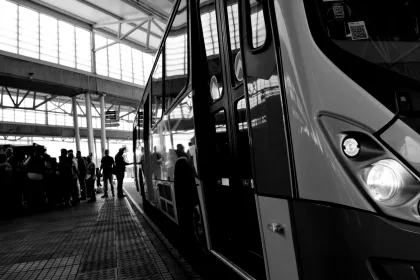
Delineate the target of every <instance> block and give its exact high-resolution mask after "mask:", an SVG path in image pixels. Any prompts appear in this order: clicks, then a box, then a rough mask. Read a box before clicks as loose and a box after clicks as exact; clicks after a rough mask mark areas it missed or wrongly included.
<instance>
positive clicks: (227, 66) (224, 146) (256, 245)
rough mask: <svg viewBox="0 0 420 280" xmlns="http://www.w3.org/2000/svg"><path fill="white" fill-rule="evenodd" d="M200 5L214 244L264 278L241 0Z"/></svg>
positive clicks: (244, 269)
mask: <svg viewBox="0 0 420 280" xmlns="http://www.w3.org/2000/svg"><path fill="white" fill-rule="evenodd" d="M199 9H200V16H201V26H202V33H203V34H202V35H203V38H204V45H205V48H206V55H207V63H208V66H209V67H208V68H209V83H210V95H211V99H212V102H211V105H210V108H209V109H210V110H209V111H210V114H211V115H212V118H213V121H212V123H213V127H209V128H208V129H209V131H208V133H209V134H212V136H213V137H209V139H212V141H213V143H208V145H209V146H212V151H214V153H212V155H211V157H212V158H211V162H213V165H214V166H213V167H211V171H210V173H211V176H210V177H212V181H213V182H212V183H211V184H207V186H210V187H207V188H205V190H204V193H205V202H206V208H207V216H208V224H209V233H210V244H211V245H210V247H211V250H212V252H213V253H214V254H215V255H216V256H218V257H219V258H221V259H222V260H223V261H225V262H226V263H228V264H229V265H231V266H234V267H236V268H239V270H238V271H241V273H244V274H243V275H245V276H251V277H252V278H256V279H265V266H264V257H263V250H262V242H261V236H260V229H259V220H258V215H257V210H256V202H255V192H254V187H253V177H252V164H251V155H250V146H249V137H248V135H249V134H248V121H247V113H246V100H245V95H244V86H243V82H242V80H243V77H242V76H241V74H240V73H235V64H236V66H237V67H239V68H240V66H238V65H239V64H240V63H241V60H240V42H239V20H238V19H239V17H238V1H237V0H236V1H217V2H216V3H215V1H208V0H201V1H200V7H199ZM239 72H240V71H239ZM197 125H198V124H197ZM211 130H213V131H211ZM208 141H209V140H208ZM201 143H203V142H201ZM199 149H200V146H199ZM199 157H200V151H199ZM205 185H206V184H205Z"/></svg>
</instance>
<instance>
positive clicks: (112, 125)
mask: <svg viewBox="0 0 420 280" xmlns="http://www.w3.org/2000/svg"><path fill="white" fill-rule="evenodd" d="M118 126H120V123H118V122H114V123H106V124H105V127H118Z"/></svg>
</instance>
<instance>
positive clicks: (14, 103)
mask: <svg viewBox="0 0 420 280" xmlns="http://www.w3.org/2000/svg"><path fill="white" fill-rule="evenodd" d="M5 88H6V91H7V94H8V95H9V97H10V100H12V102H13V105H14V106H15V107H16V102H15V101H14V100H13V97H12V95H11V94H10V91H9V89H8V88H7V87H5Z"/></svg>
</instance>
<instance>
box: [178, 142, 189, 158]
mask: <svg viewBox="0 0 420 280" xmlns="http://www.w3.org/2000/svg"><path fill="white" fill-rule="evenodd" d="M175 152H176V155H177V156H178V158H180V157H185V158H187V154H186V153H185V148H184V145H182V144H178V145H176V151H175Z"/></svg>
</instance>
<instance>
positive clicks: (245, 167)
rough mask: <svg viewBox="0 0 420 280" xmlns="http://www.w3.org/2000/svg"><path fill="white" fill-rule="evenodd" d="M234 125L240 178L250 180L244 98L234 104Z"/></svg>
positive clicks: (250, 166) (250, 168)
mask: <svg viewBox="0 0 420 280" xmlns="http://www.w3.org/2000/svg"><path fill="white" fill-rule="evenodd" d="M236 124H237V130H238V132H237V135H238V136H237V143H238V151H239V155H238V158H239V161H238V164H239V165H240V168H239V169H238V170H239V172H240V174H241V177H242V178H244V179H250V178H252V165H251V151H250V146H249V132H248V123H247V116H246V103H245V97H242V98H241V99H239V100H238V101H237V103H236Z"/></svg>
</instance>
